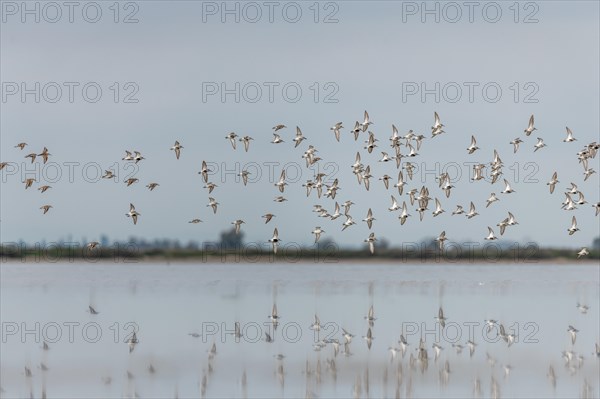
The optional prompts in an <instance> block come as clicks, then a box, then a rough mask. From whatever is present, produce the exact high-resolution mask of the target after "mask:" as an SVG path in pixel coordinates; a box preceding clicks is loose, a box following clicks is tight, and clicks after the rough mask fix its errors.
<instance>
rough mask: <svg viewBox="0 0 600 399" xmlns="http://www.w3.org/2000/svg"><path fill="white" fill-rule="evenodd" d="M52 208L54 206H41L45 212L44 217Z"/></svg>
mask: <svg viewBox="0 0 600 399" xmlns="http://www.w3.org/2000/svg"><path fill="white" fill-rule="evenodd" d="M50 208H53V206H52V205H43V206H40V209H43V210H44V213H43V215H45V214H46V213H48V211H49V210H50Z"/></svg>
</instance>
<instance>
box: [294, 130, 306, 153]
mask: <svg viewBox="0 0 600 399" xmlns="http://www.w3.org/2000/svg"><path fill="white" fill-rule="evenodd" d="M302 140H306V137H304V135H303V134H302V130H300V128H299V127H298V126H296V137H294V138H293V139H292V141H293V142H295V143H296V144H295V145H294V148H296V147H298V146H299V145H300V143H302Z"/></svg>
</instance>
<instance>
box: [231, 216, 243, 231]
mask: <svg viewBox="0 0 600 399" xmlns="http://www.w3.org/2000/svg"><path fill="white" fill-rule="evenodd" d="M242 223H246V222H244V221H243V220H242V219H237V220H234V221H233V222H231V224H232V225H234V226H235V234H240V228H241V227H242Z"/></svg>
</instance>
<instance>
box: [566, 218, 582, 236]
mask: <svg viewBox="0 0 600 399" xmlns="http://www.w3.org/2000/svg"><path fill="white" fill-rule="evenodd" d="M567 231H568V232H569V235H570V236H572V235H573V234H575V232H577V231H579V228H578V227H577V219H575V216H573V219H572V221H571V227H569V228H568V229H567Z"/></svg>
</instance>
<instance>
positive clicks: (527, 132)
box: [524, 114, 537, 136]
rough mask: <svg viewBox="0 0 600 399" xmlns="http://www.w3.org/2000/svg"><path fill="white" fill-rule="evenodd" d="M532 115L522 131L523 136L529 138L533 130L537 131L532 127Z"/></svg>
mask: <svg viewBox="0 0 600 399" xmlns="http://www.w3.org/2000/svg"><path fill="white" fill-rule="evenodd" d="M533 122H534V120H533V114H532V115H531V116H530V117H529V125H527V129H525V130H524V132H525V134H526V135H527V136H529V135H530V134H531V133H532V132H533V131H534V130H537V129H536V128H535V127H534V126H533Z"/></svg>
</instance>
